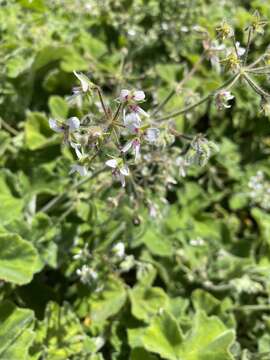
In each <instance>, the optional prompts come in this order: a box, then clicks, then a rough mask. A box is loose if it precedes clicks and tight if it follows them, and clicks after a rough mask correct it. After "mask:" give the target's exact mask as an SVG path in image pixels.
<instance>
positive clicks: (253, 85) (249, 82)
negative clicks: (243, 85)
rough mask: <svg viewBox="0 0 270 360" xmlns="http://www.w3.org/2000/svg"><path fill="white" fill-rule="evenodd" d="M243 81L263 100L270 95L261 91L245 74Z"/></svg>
mask: <svg viewBox="0 0 270 360" xmlns="http://www.w3.org/2000/svg"><path fill="white" fill-rule="evenodd" d="M243 76H244V79H245V80H246V81H247V83H248V84H249V86H250V87H251V88H252V89H253V90H254V91H255V92H256V93H257V94H258V95H260V96H262V97H264V98H268V97H270V94H268V93H267V92H266V91H265V90H264V89H262V88H261V87H260V86H259V85H258V84H257V83H256V82H255V81H254V80H253V79H251V77H249V76H248V75H247V74H246V73H244V75H243Z"/></svg>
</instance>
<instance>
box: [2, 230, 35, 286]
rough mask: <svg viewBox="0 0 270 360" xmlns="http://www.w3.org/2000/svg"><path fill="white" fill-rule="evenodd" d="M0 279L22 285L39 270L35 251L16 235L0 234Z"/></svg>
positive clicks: (29, 244)
mask: <svg viewBox="0 0 270 360" xmlns="http://www.w3.org/2000/svg"><path fill="white" fill-rule="evenodd" d="M0 248H1V252H0V279H2V280H4V281H7V282H12V283H14V284H18V285H22V284H27V283H29V282H30V281H31V280H32V278H33V275H34V274H35V273H36V272H37V271H39V270H40V261H39V256H38V253H37V250H36V249H35V248H34V246H33V245H32V244H31V243H30V242H29V241H26V240H23V239H22V238H21V237H20V236H19V235H16V234H0Z"/></svg>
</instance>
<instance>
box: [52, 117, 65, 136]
mask: <svg viewBox="0 0 270 360" xmlns="http://www.w3.org/2000/svg"><path fill="white" fill-rule="evenodd" d="M49 126H50V128H51V129H52V130H53V131H55V132H59V133H60V132H64V129H63V127H62V126H59V125H58V123H57V121H56V120H55V119H49Z"/></svg>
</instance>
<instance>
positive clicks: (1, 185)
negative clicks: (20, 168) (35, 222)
mask: <svg viewBox="0 0 270 360" xmlns="http://www.w3.org/2000/svg"><path fill="white" fill-rule="evenodd" d="M13 181H14V178H13V177H12V176H11V173H10V172H9V171H5V170H2V171H0V189H1V191H0V203H1V206H0V224H5V223H8V222H9V221H12V220H13V219H16V218H20V217H21V215H22V209H23V205H24V203H23V200H22V199H21V198H19V197H16V196H15V191H14V186H13V185H14V184H13Z"/></svg>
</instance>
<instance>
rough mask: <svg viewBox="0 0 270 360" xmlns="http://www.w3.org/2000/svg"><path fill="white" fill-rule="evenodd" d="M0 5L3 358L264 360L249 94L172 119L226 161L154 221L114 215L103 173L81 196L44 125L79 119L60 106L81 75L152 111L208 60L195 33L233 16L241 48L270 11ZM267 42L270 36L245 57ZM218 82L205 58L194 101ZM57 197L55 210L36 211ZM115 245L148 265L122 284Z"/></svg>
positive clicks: (253, 104)
mask: <svg viewBox="0 0 270 360" xmlns="http://www.w3.org/2000/svg"><path fill="white" fill-rule="evenodd" d="M0 5H1V8H0V64H1V66H0V116H1V119H2V127H1V130H0V154H1V158H0V166H1V169H0V189H1V190H0V204H1V206H0V248H1V252H0V278H1V279H2V281H1V284H0V285H1V286H0V298H1V304H0V319H1V327H0V359H3V360H4V359H5V360H17V359H18V360H21V359H25V360H26V359H27V360H28V359H31V360H34V359H48V360H62V359H63V360H64V359H72V360H75V359H85V360H86V359H91V360H95V359H103V358H104V359H127V358H131V359H133V360H136V359H141V360H144V359H145V360H151V359H152V360H153V359H158V358H164V359H182V360H206V359H207V360H211V359H215V360H227V359H234V358H235V359H270V316H269V310H270V303H269V299H270V298H269V295H270V294H269V292H270V276H269V270H270V262H269V256H270V247H269V245H270V242H269V241H270V240H269V239H270V237H269V236H270V215H269V213H268V212H267V211H266V210H263V209H262V208H261V207H260V204H257V205H256V206H255V205H254V204H251V202H250V199H249V197H248V186H247V184H248V181H249V178H250V176H252V175H254V174H255V173H256V172H257V171H258V170H261V171H263V172H264V173H265V174H266V175H267V176H270V169H269V157H268V154H269V144H270V141H269V140H270V138H269V130H270V123H269V119H268V118H267V117H264V116H263V114H261V113H259V102H260V99H258V98H257V97H256V96H254V93H252V92H251V91H250V90H248V89H246V87H244V85H240V86H238V87H237V89H236V90H235V92H234V94H235V95H236V100H235V102H234V104H233V107H232V108H231V109H228V110H226V112H221V113H220V112H217V111H216V110H215V108H214V106H211V103H207V104H206V105H202V106H201V107H200V108H198V109H197V110H196V111H194V112H192V113H191V114H189V115H188V116H179V117H178V118H177V121H176V125H177V129H178V130H179V131H183V132H186V133H190V134H196V133H198V132H203V133H205V134H207V136H208V138H210V139H211V140H214V141H216V142H217V143H218V144H219V145H220V152H219V154H217V155H216V156H215V158H214V159H212V160H211V162H210V164H209V165H207V167H205V168H202V169H195V170H192V171H191V172H190V173H189V176H188V177H187V178H186V179H183V181H182V182H181V183H180V184H178V185H175V186H174V187H173V188H172V189H170V190H168V192H167V199H168V201H169V206H166V207H165V206H164V207H165V209H164V211H163V215H162V217H161V218H160V219H158V220H153V219H151V218H149V215H148V214H147V212H146V210H145V209H143V208H141V209H136V210H134V209H130V208H129V206H128V203H127V204H126V205H125V204H123V205H122V206H121V207H120V208H117V209H112V207H110V205H109V202H108V196H115V195H116V194H117V193H118V192H119V191H120V190H119V187H118V186H117V185H116V186H115V187H113V188H108V185H109V183H108V181H107V180H106V177H108V174H101V175H100V177H99V178H98V179H97V180H93V181H92V182H91V183H86V184H84V185H83V186H82V187H81V188H80V189H79V190H73V188H72V185H73V184H74V182H76V181H77V179H76V178H74V177H70V176H68V171H69V165H70V164H71V163H72V160H73V159H72V154H71V153H70V152H69V151H68V150H67V149H65V148H63V147H62V146H61V140H60V138H59V137H58V136H56V135H54V134H53V133H52V131H51V130H50V129H49V127H48V117H49V116H62V117H64V118H67V117H68V116H71V115H77V116H80V115H81V113H80V111H79V110H78V109H76V108H73V107H69V106H68V104H67V101H66V96H67V95H70V93H71V89H72V87H73V86H74V85H75V83H76V80H75V78H74V75H73V70H77V71H83V72H85V73H88V74H89V76H90V77H91V78H92V79H93V80H94V81H95V83H98V84H99V85H100V86H101V87H102V89H103V91H104V93H105V95H106V96H108V97H112V98H115V97H116V96H117V94H118V93H119V90H120V89H121V88H125V87H127V86H128V87H130V88H132V87H134V88H141V89H144V90H145V92H146V94H147V99H148V100H147V103H146V108H148V109H151V108H152V107H153V106H155V105H156V104H157V103H159V102H160V101H161V99H163V98H164V96H165V95H166V94H167V93H168V92H169V91H170V90H171V89H172V87H173V86H175V84H176V83H177V82H178V81H180V80H181V78H182V77H183V74H184V73H185V72H186V71H187V69H189V68H191V67H192V65H193V64H194V63H195V62H196V61H197V60H198V58H199V56H200V54H201V53H202V43H201V39H200V37H199V36H198V34H197V33H196V32H194V31H193V30H192V29H193V26H194V25H200V26H202V27H205V28H207V30H208V31H209V33H210V34H212V36H213V37H214V36H215V27H216V25H217V24H218V23H219V22H220V21H221V20H222V19H223V18H228V19H230V20H231V21H232V23H233V25H234V27H235V28H236V35H237V37H238V39H239V40H240V42H241V43H243V42H245V41H246V34H245V33H243V31H242V29H243V28H244V27H245V25H246V24H247V22H248V21H249V19H250V16H251V14H252V12H253V11H254V10H255V9H258V10H259V11H260V12H261V14H262V15H263V16H264V17H265V18H269V17H270V3H269V1H268V0H265V1H264V0H254V1H245V0H241V1H240V0H235V1H233V0H226V1H225V0H224V1H221V0H219V1H217V0H208V1H207V0H190V1H188V0H148V1H147V0H144V1H143V0H104V1H102V2H99V1H83V0H81V1H79V0H74V1H69V0H67V1H61V0H59V1H57V0H55V1H52V0H51V1H45V0H44V1H43V0H32V1H29V0H20V1H15V0H9V1H3V0H1V1H0ZM269 40H270V32H269V29H266V32H265V36H263V37H262V36H259V37H257V38H256V40H255V42H254V43H253V45H252V49H251V50H252V52H251V54H252V55H251V60H252V58H253V60H254V59H255V58H256V56H258V54H261V53H262V52H264V51H265V49H266V47H267V46H268V44H269ZM223 80H224V79H223V75H222V74H221V75H219V74H217V73H216V72H215V71H214V70H212V69H211V67H210V65H209V63H208V62H207V61H205V62H204V63H203V64H202V65H201V66H200V68H199V69H198V71H197V72H196V75H195V76H194V77H193V78H192V79H190V80H189V82H188V83H187V84H186V89H187V94H189V93H192V92H196V93H199V94H201V95H203V94H207V93H209V92H210V91H212V90H213V89H215V88H216V87H217V86H219V85H220V84H221V83H222V81H223ZM264 85H265V88H266V89H267V87H268V84H267V83H265V84H264ZM187 94H185V93H184V92H183V93H181V94H178V95H177V96H176V97H175V98H173V99H172V101H171V102H170V103H169V104H168V105H167V107H166V108H165V112H166V111H167V112H168V111H170V110H171V109H175V108H181V106H182V105H183V103H184V100H185V96H187ZM62 193H63V194H64V195H63V198H64V201H62V202H61V203H60V204H59V205H58V206H57V207H55V208H53V209H52V210H51V211H49V212H47V213H46V212H43V211H40V210H41V209H42V208H43V207H44V206H45V205H46V204H47V203H48V201H50V200H51V199H52V198H53V197H54V196H57V195H59V194H62ZM96 194H98V196H97V195H96ZM156 196H157V199H156V200H157V201H158V197H159V194H156ZM119 241H123V242H124V243H125V245H126V252H127V254H129V255H134V257H135V259H136V260H137V261H138V264H140V265H138V266H137V267H136V268H132V269H131V270H130V271H128V272H125V273H121V272H119V271H118V270H117V268H114V267H111V265H110V262H109V260H108V259H109V257H110V251H111V247H112V246H113V244H115V243H117V242H119ZM84 244H88V246H89V249H90V250H91V252H93V253H96V254H98V255H95V256H94V259H91V262H92V263H93V264H94V266H95V267H96V269H98V270H99V276H100V282H102V284H103V286H104V288H103V290H102V291H100V292H95V291H94V290H93V289H92V288H91V287H89V286H86V285H84V284H82V283H80V281H79V279H78V276H77V275H76V269H77V268H78V267H80V266H81V265H82V264H81V263H80V260H76V259H74V257H73V256H74V255H75V254H76V253H78V251H79V249H80V248H82V247H83V246H84ZM135 269H136V271H135Z"/></svg>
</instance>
